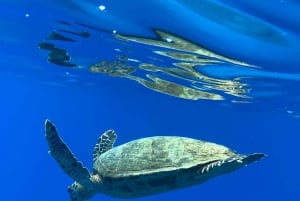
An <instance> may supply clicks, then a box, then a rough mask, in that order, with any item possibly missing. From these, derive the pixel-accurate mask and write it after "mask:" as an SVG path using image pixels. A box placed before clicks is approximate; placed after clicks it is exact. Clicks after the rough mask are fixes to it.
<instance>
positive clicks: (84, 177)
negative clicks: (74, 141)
mask: <svg viewBox="0 0 300 201" xmlns="http://www.w3.org/2000/svg"><path fill="white" fill-rule="evenodd" d="M45 135H46V138H47V141H48V144H49V149H50V154H51V155H52V156H53V157H54V159H55V160H56V161H57V163H58V164H59V165H60V167H61V168H62V169H63V171H64V172H65V173H66V174H67V175H69V176H70V177H71V178H73V179H74V180H75V181H77V182H78V183H80V184H83V185H86V184H89V183H90V182H91V181H90V173H89V171H88V169H87V168H86V167H83V165H82V163H81V162H80V161H79V160H78V159H77V158H76V157H75V156H74V154H73V153H72V152H71V150H70V149H69V148H68V146H67V145H66V144H65V143H64V142H63V140H62V139H61V138H60V137H59V134H58V133H57V131H56V128H55V126H54V125H53V124H52V123H51V122H50V121H49V120H48V119H47V120H46V121H45Z"/></svg>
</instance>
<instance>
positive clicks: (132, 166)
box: [94, 136, 236, 179]
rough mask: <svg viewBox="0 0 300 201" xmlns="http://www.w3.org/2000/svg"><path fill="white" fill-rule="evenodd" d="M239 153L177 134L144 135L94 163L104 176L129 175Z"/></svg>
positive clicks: (140, 174) (189, 164)
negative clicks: (144, 136) (145, 136)
mask: <svg viewBox="0 0 300 201" xmlns="http://www.w3.org/2000/svg"><path fill="white" fill-rule="evenodd" d="M234 156H236V154H235V153H234V152H233V151H232V150H230V149H229V148H227V147H225V146H222V145H218V144H215V143H211V142H205V141H201V140H195V139H191V138H185V137H177V136H155V137H148V138H142V139H138V140H134V141H131V142H128V143H126V144H123V145H120V146H117V147H114V148H112V149H110V150H108V151H107V152H105V153H103V154H101V155H100V156H99V157H98V158H97V159H96V160H95V162H94V170H95V172H97V173H98V174H100V176H101V177H102V178H110V179H114V178H115V179H117V178H126V177H132V176H142V175H151V174H155V173H161V172H165V173H167V172H172V171H174V170H181V169H189V168H192V167H195V166H199V165H202V164H203V165H204V164H208V163H211V162H214V161H221V160H226V159H228V158H231V157H234Z"/></svg>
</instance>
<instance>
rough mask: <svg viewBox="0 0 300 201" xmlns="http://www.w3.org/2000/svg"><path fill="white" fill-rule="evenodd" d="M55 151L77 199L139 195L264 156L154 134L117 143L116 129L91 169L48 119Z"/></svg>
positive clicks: (186, 183) (101, 145) (199, 179)
mask: <svg viewBox="0 0 300 201" xmlns="http://www.w3.org/2000/svg"><path fill="white" fill-rule="evenodd" d="M45 133H46V138H47V141H48V144H49V148H50V154H51V155H52V156H53V157H54V158H55V160H56V161H57V162H58V164H59V165H60V167H61V168H62V169H63V170H64V172H65V173H66V174H67V175H69V176H70V177H71V178H72V179H74V180H75V182H74V183H73V184H71V185H70V186H69V187H68V191H69V193H70V197H71V200H72V201H83V200H87V199H89V198H91V197H92V196H94V195H95V194H96V193H103V194H106V195H109V196H113V197H119V198H136V197H141V196H146V195H151V194H155V193H160V192H164V191H168V190H172V189H179V188H183V187H187V186H191V185H195V184H199V183H202V182H205V181H207V180H208V179H210V178H212V177H215V176H217V175H221V174H224V173H228V172H232V171H234V170H237V169H239V168H241V167H243V166H245V165H247V164H249V163H252V162H255V161H257V160H259V159H261V158H263V157H264V156H265V154H263V153H254V154H250V155H241V154H237V153H235V152H233V151H232V150H231V149H229V148H227V147H225V146H222V145H218V144H215V143H211V142H205V141H201V140H195V139H191V138H186V137H178V136H154V137H146V138H141V139H137V140H134V141H130V142H128V143H125V144H123V145H120V146H117V147H113V144H114V142H115V140H116V137H117V135H116V133H115V132H114V130H108V131H106V132H105V133H104V134H102V135H101V137H100V138H99V139H98V141H97V144H96V146H95V148H94V152H93V162H94V165H93V172H92V173H90V172H89V171H88V169H87V168H85V167H84V166H83V165H82V163H81V162H80V161H78V160H77V158H76V157H75V156H74V154H73V153H72V152H71V151H70V149H69V148H68V147H67V145H66V144H65V143H64V142H63V141H62V139H61V138H60V136H59V134H58V133H57V130H56V127H55V126H54V125H53V124H52V123H51V122H50V121H49V120H46V122H45Z"/></svg>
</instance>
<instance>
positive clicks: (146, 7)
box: [0, 0, 300, 201]
mask: <svg viewBox="0 0 300 201" xmlns="http://www.w3.org/2000/svg"><path fill="white" fill-rule="evenodd" d="M0 9H1V12H0V30H1V32H0V53H1V54H0V65H1V68H0V75H1V76H0V86H1V102H0V103H1V104H0V107H1V113H0V118H1V122H2V123H1V124H0V130H1V131H2V136H3V138H2V140H1V146H0V156H1V167H0V170H1V171H0V174H1V181H2V182H1V192H2V193H1V198H2V199H3V200H12V201H21V200H31V201H33V200H45V201H47V200H69V195H68V192H67V191H66V188H67V186H68V185H69V184H71V183H72V182H73V181H72V179H71V178H69V177H68V176H67V175H65V174H64V173H63V171H62V170H61V169H60V168H59V166H58V165H57V164H56V162H55V161H54V159H53V158H52V157H51V156H50V155H49V154H48V145H47V142H46V139H45V136H44V121H45V119H47V118H49V119H51V120H52V121H53V123H54V124H55V125H56V126H57V128H58V131H59V133H60V134H61V136H62V137H63V139H64V141H65V142H66V143H67V144H68V145H69V147H70V148H71V149H72V150H73V152H74V153H75V154H76V156H77V157H78V158H79V159H80V160H81V161H82V162H83V163H84V165H85V166H86V167H88V168H89V169H91V168H92V150H93V148H94V145H95V143H96V140H97V138H98V137H99V135H101V134H102V133H103V132H104V131H106V130H107V129H111V128H113V129H115V131H116V132H117V134H118V139H117V142H116V145H120V144H122V143H125V142H128V141H130V140H133V139H137V138H141V137H146V136H153V135H180V136H186V137H192V138H196V139H203V140H207V141H212V142H216V143H219V144H223V145H226V146H228V147H230V148H232V149H234V150H236V151H238V152H240V153H254V152H263V153H266V154H267V155H268V156H267V157H266V158H264V159H262V160H261V161H259V162H257V163H254V164H251V165H249V166H247V167H245V168H242V169H240V170H238V171H236V172H233V173H230V174H227V175H223V176H220V177H216V178H214V179H212V180H210V181H208V182H206V183H204V184H201V185H198V186H193V187H190V188H186V189H182V190H176V191H171V192H167V193H163V194H158V195H153V196H150V197H145V198H139V199H137V200H141V201H142V200H144V201H146V200H149V201H151V200H165V201H167V200H170V201H171V200H172V201H173V200H182V199H186V200H194V199H199V200H200V199H201V200H208V199H209V200H220V199H222V200H232V201H234V200H239V201H240V200H243V201H250V200H251V201H252V200H274V201H283V200H284V201H287V200H288V201H298V200H300V196H299V192H300V185H299V179H300V174H299V170H298V167H299V165H300V162H299V160H298V158H299V136H298V133H299V130H300V105H299V100H300V96H299V87H300V58H299V55H300V54H299V53H300V45H299V44H300V20H299V19H300V12H299V9H300V3H299V2H298V1H296V0H289V1H288V0H276V1H275V0H274V1H270V0H266V1H263V2H261V1H257V0H253V1H246V0H240V1H230V0H219V1H217V0H216V1H209V0H164V1H159V0H141V1H138V0H127V1H121V0H102V1H100V0H89V1H83V0H64V1H58V0H51V1H50V0H45V1H37V0H27V1H22V2H20V1H16V0H1V8H0ZM101 62H102V63H101ZM97 63H100V64H101V65H96V67H97V68H95V69H94V70H93V68H91V66H92V65H95V64H97ZM152 78H153V79H152ZM155 80H156V81H155ZM166 86H169V87H166ZM186 89H188V90H190V93H191V94H194V96H188V95H186V94H182V93H179V92H180V91H184V90H186ZM203 93H204V94H203ZM192 97H194V98H192ZM195 97H196V98H195ZM194 99H196V100H194ZM91 200H107V201H108V200H120V199H117V198H111V197H107V196H105V195H101V194H99V195H96V196H95V197H93V198H92V199H91Z"/></svg>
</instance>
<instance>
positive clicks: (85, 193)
mask: <svg viewBox="0 0 300 201" xmlns="http://www.w3.org/2000/svg"><path fill="white" fill-rule="evenodd" d="M68 192H69V194H70V200H71V201H83V200H87V199H89V198H91V197H93V195H94V194H95V193H96V192H95V191H93V190H92V189H89V188H88V187H85V186H83V185H81V184H80V183H78V182H74V183H73V184H71V185H70V186H68Z"/></svg>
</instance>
